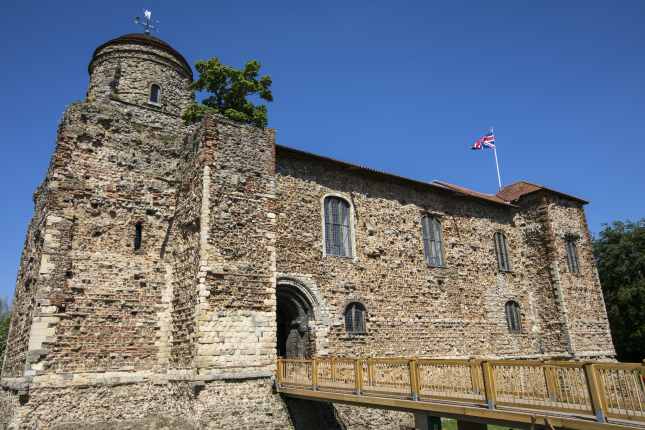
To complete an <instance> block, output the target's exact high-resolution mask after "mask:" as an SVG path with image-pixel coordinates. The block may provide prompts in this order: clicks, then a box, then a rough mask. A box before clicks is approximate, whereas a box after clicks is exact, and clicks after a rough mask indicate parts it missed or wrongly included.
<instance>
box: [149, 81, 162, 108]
mask: <svg viewBox="0 0 645 430" xmlns="http://www.w3.org/2000/svg"><path fill="white" fill-rule="evenodd" d="M160 99H161V87H160V86H159V85H157V84H152V85H151V86H150V99H149V101H150V103H155V104H159V100H160Z"/></svg>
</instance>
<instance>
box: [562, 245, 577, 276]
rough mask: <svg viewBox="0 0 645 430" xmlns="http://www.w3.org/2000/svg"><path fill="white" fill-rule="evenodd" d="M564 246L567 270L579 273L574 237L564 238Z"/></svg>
mask: <svg viewBox="0 0 645 430" xmlns="http://www.w3.org/2000/svg"><path fill="white" fill-rule="evenodd" d="M565 247H566V250H567V265H568V266H569V272H571V273H580V261H579V260H578V248H577V247H576V239H575V238H573V237H569V238H567V239H566V240H565Z"/></svg>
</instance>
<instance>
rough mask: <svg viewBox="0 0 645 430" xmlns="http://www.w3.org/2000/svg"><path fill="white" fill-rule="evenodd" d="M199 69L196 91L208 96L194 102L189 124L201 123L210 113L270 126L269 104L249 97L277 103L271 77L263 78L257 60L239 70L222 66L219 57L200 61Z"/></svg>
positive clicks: (193, 87) (188, 113) (195, 85)
mask: <svg viewBox="0 0 645 430" xmlns="http://www.w3.org/2000/svg"><path fill="white" fill-rule="evenodd" d="M195 68H196V69H197V71H198V72H199V79H197V80H196V81H195V82H193V83H192V89H193V90H195V91H203V92H206V93H208V95H207V96H206V98H204V100H202V101H201V103H192V104H191V105H190V106H189V107H188V108H187V109H186V111H185V112H184V115H183V118H184V120H185V121H186V122H188V123H193V122H196V121H199V120H200V119H201V118H202V117H203V116H204V114H206V113H208V112H215V113H220V114H222V115H224V116H226V117H227V118H230V119H232V120H234V121H238V122H242V123H244V124H253V125H255V126H257V127H261V128H264V127H266V126H267V123H268V117H267V107H266V105H259V106H256V105H255V104H253V103H252V102H251V101H250V100H249V99H248V98H249V97H256V98H258V97H259V98H260V99H262V100H266V101H269V102H270V101H273V94H272V93H271V83H272V81H271V77H269V76H267V75H265V76H262V77H259V78H258V76H259V73H260V63H259V62H257V61H255V60H253V61H249V62H248V63H246V65H245V66H244V69H242V70H238V69H235V68H233V67H231V66H227V65H225V64H222V63H220V61H219V60H218V59H217V58H211V59H210V60H207V61H198V62H197V63H196V64H195Z"/></svg>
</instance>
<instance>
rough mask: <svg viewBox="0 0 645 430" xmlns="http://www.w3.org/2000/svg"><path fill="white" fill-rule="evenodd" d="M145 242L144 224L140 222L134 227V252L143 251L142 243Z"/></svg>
mask: <svg viewBox="0 0 645 430" xmlns="http://www.w3.org/2000/svg"><path fill="white" fill-rule="evenodd" d="M142 240H143V223H142V222H138V223H136V224H135V225H134V250H135V251H137V250H139V249H141V241H142Z"/></svg>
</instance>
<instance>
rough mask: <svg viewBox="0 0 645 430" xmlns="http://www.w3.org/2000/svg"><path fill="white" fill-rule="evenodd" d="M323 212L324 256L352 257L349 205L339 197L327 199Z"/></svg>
mask: <svg viewBox="0 0 645 430" xmlns="http://www.w3.org/2000/svg"><path fill="white" fill-rule="evenodd" d="M324 212H325V213H324V217H325V252H326V254H327V255H334V256H337V257H352V241H351V237H352V235H351V222H350V206H349V203H348V202H347V201H346V200H344V199H341V198H339V197H327V198H325V202H324Z"/></svg>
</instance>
